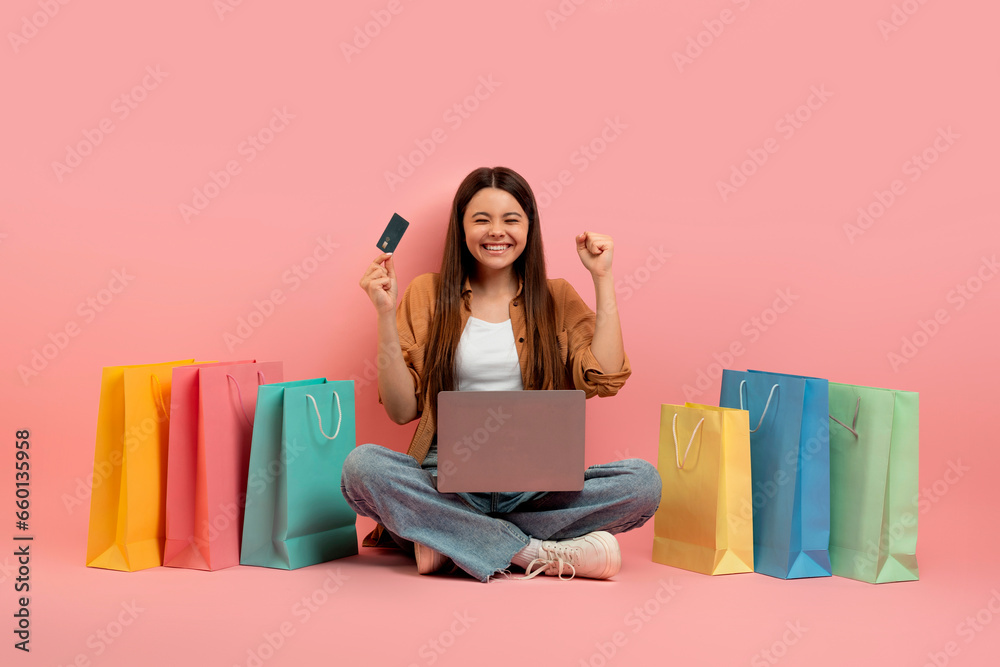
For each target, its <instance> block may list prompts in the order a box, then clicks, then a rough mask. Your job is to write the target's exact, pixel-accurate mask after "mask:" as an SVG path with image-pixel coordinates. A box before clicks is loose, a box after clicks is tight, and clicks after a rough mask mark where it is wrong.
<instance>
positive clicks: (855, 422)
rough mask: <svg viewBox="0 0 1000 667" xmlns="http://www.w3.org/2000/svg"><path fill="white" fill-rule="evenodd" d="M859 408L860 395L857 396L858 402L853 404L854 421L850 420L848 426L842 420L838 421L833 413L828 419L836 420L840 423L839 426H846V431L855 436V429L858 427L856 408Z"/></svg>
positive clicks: (856, 432) (856, 435)
mask: <svg viewBox="0 0 1000 667" xmlns="http://www.w3.org/2000/svg"><path fill="white" fill-rule="evenodd" d="M860 409H861V397H860V396H858V402H857V403H855V404H854V421H852V422H851V425H850V426H848V425H847V424H845V423H844V422H842V421H840V420H839V419H837V418H836V417H834V416H833V415H830V419H832V420H833V421H835V422H837V423H838V424H840V425H841V426H843V427H844V428H846V429H847V430H848V431H850V432H851V433H853V434H854V437H855V438H857V437H858V431H857V429H858V410H860Z"/></svg>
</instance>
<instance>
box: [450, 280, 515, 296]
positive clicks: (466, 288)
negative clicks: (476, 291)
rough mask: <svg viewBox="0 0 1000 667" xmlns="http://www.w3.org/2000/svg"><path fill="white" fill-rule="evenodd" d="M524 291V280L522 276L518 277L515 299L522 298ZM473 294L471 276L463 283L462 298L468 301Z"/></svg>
mask: <svg viewBox="0 0 1000 667" xmlns="http://www.w3.org/2000/svg"><path fill="white" fill-rule="evenodd" d="M522 289H524V279H523V278H522V277H521V276H517V293H516V294H514V298H515V299H516V298H517V297H519V296H521V290H522ZM470 294H472V281H471V280H469V276H466V277H465V282H463V283H462V298H463V299H468V295H470Z"/></svg>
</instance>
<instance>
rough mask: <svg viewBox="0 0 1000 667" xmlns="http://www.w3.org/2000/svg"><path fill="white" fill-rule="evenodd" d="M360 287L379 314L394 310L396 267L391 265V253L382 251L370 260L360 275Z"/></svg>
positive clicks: (396, 292) (396, 291)
mask: <svg viewBox="0 0 1000 667" xmlns="http://www.w3.org/2000/svg"><path fill="white" fill-rule="evenodd" d="M359 284H360V285H361V289H363V290H364V291H365V292H366V293H367V294H368V298H369V299H371V300H372V303H373V304H375V311H376V312H377V313H378V314H379V315H384V314H387V313H392V312H394V311H395V310H396V297H397V294H398V286H397V284H396V269H395V268H394V267H393V266H392V253H388V252H383V253H379V255H378V256H377V257H376V258H375V259H374V260H372V263H371V264H369V265H368V268H367V269H365V273H364V275H363V276H361V282H360V283H359Z"/></svg>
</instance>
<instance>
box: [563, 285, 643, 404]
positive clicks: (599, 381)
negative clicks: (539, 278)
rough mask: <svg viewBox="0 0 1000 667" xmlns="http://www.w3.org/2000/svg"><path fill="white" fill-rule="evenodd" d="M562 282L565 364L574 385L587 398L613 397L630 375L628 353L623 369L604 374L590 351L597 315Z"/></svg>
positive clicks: (574, 291)
mask: <svg viewBox="0 0 1000 667" xmlns="http://www.w3.org/2000/svg"><path fill="white" fill-rule="evenodd" d="M560 282H561V283H562V285H561V287H562V290H561V291H562V296H561V301H562V308H563V315H564V320H563V324H564V327H565V332H566V347H567V365H568V367H569V370H570V372H571V373H572V375H573V386H574V388H576V389H582V390H583V391H584V392H585V394H586V396H587V398H591V397H593V396H614V395H615V394H617V393H618V390H619V389H621V388H622V387H623V386H624V385H625V380H627V379H628V377H629V376H630V375H631V374H632V366H631V364H630V363H629V358H628V354H627V353H626V354H624V362H623V364H622V368H621V370H619V371H616V372H614V373H606V372H604V370H603V369H602V368H601V364H600V362H598V361H597V357H595V356H594V353H593V351H592V350H591V349H590V344H591V342H592V341H593V340H594V328H595V326H596V322H597V315H596V314H595V313H594V311H592V310H591V309H590V306H588V305H587V304H586V302H584V300H583V299H581V298H580V295H579V294H577V292H576V290H575V289H573V286H572V285H570V284H569V282H567V281H565V280H561V281H560Z"/></svg>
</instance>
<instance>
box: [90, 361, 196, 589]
mask: <svg viewBox="0 0 1000 667" xmlns="http://www.w3.org/2000/svg"><path fill="white" fill-rule="evenodd" d="M191 363H194V359H185V360H183V361H171V362H167V363H162V364H147V365H138V366H109V367H106V368H105V369H104V372H103V373H102V375H101V400H100V406H99V408H98V412H97V446H96V448H95V452H94V483H93V490H92V491H91V496H90V527H89V530H88V533H87V565H88V566H90V567H103V568H107V569H111V570H126V571H130V572H131V571H134V570H143V569H146V568H149V567H156V566H157V565H162V564H163V539H164V511H165V498H166V474H167V433H168V426H169V416H170V379H171V373H172V369H173V367H174V366H184V365H186V364H191Z"/></svg>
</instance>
